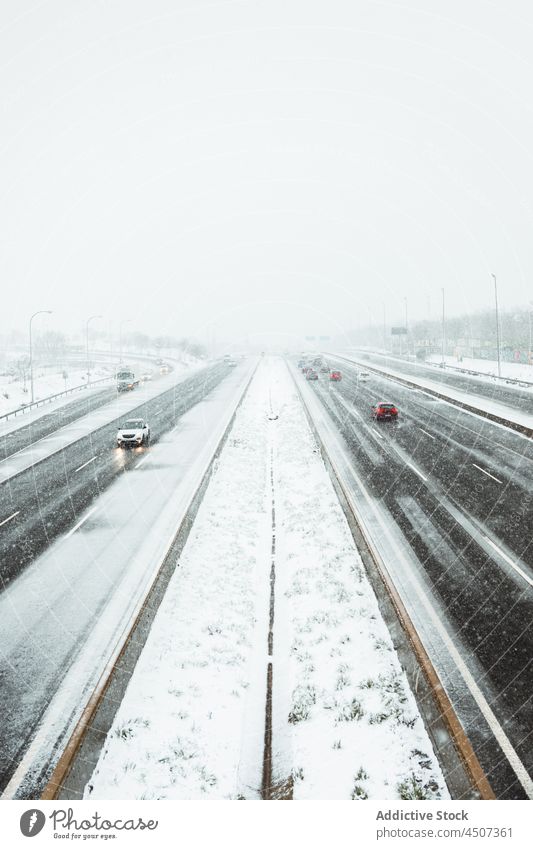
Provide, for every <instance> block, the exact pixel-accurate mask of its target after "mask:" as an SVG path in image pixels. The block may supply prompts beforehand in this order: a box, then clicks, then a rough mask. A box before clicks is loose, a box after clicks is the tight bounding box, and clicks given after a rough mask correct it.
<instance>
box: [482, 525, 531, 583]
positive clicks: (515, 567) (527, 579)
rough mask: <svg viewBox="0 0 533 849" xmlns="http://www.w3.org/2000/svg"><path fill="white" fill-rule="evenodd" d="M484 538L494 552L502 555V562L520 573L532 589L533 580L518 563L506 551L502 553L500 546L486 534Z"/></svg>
mask: <svg viewBox="0 0 533 849" xmlns="http://www.w3.org/2000/svg"><path fill="white" fill-rule="evenodd" d="M483 537H484V539H486V540H487V542H488V544H489V545H490V546H492V548H493V549H494V551H496V552H497V554H499V555H500V557H501V558H502V560H505V562H506V563H508V564H509V566H512V568H513V569H514V570H515V572H518V574H519V575H521V577H522V578H523V579H524V581H527V583H528V584H529V585H530V586H531V587H533V581H532V580H531V578H530V577H529V576H528V575H526V573H525V572H524V571H523V570H522V569H521V568H520V566H517V565H516V563H515V562H514V561H513V560H511V558H510V557H508V556H507V555H506V553H505V551H502V550H501V548H500V547H499V546H497V545H496V543H495V542H493V541H492V540H491V538H490V537H488V536H486V535H485V534H483Z"/></svg>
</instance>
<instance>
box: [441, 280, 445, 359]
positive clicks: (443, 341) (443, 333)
mask: <svg viewBox="0 0 533 849" xmlns="http://www.w3.org/2000/svg"><path fill="white" fill-rule="evenodd" d="M441 292H442V365H443V367H444V362H445V360H444V357H445V355H446V323H445V319H444V287H443V288H442V289H441Z"/></svg>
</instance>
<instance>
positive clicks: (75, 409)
mask: <svg viewBox="0 0 533 849" xmlns="http://www.w3.org/2000/svg"><path fill="white" fill-rule="evenodd" d="M116 394H117V390H116V388H115V386H114V385H108V386H106V387H105V389H100V390H91V391H90V392H87V393H83V392H82V395H81V397H79V398H77V399H76V400H72V399H68V401H67V402H66V403H65V404H64V406H61V407H57V408H56V409H54V410H51V411H50V412H49V413H46V415H44V416H40V417H39V418H37V419H35V420H34V421H31V422H28V424H26V425H23V426H22V427H17V428H16V429H15V430H12V431H11V432H8V433H4V434H3V435H2V436H1V437H0V461H1V460H5V459H7V457H10V456H11V455H12V454H16V453H17V451H23V450H24V449H25V448H28V447H29V446H30V445H32V444H33V443H34V442H37V441H38V440H39V439H43V438H44V437H45V436H49V434H51V433H54V431H56V430H59V428H60V427H64V426H65V425H67V424H70V423H71V422H74V421H76V420H77V419H80V418H81V417H82V416H86V415H89V414H90V413H92V412H94V410H97V409H98V408H99V407H102V406H103V405H104V404H108V403H109V402H110V401H112V400H113V398H115V397H116Z"/></svg>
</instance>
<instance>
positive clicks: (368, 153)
mask: <svg viewBox="0 0 533 849" xmlns="http://www.w3.org/2000/svg"><path fill="white" fill-rule="evenodd" d="M3 20H4V27H3V30H2V34H1V36H0V38H1V43H2V52H3V55H4V57H5V58H4V61H5V73H4V80H3V89H4V91H3V101H4V119H5V121H4V125H5V131H4V155H3V157H2V184H3V185H4V203H3V205H2V233H3V248H4V250H3V255H4V261H3V268H2V279H3V284H4V286H5V288H6V290H7V292H8V298H9V310H8V311H3V314H2V319H1V322H0V330H1V331H2V332H6V331H9V330H10V329H12V328H15V327H16V328H18V329H21V330H23V329H24V328H25V327H26V325H27V322H28V319H29V316H30V315H31V314H32V313H33V312H35V311H36V310H40V309H47V310H52V311H53V315H52V316H48V317H43V319H44V320H41V321H40V322H39V329H40V328H41V327H42V328H43V329H44V328H46V329H57V330H61V331H63V332H77V328H78V327H83V325H84V322H85V320H86V319H87V317H89V316H91V315H93V314H102V316H103V319H102V322H101V324H100V325H99V324H98V323H96V322H95V323H94V324H93V325H92V328H93V329H97V328H100V329H103V328H107V327H109V326H114V327H115V328H116V327H117V326H118V324H119V322H120V321H124V320H128V322H129V323H128V328H130V329H132V330H133V329H135V330H138V331H140V332H146V333H148V334H151V335H156V334H172V335H176V336H185V337H191V338H196V339H199V340H201V341H203V342H207V341H208V340H209V339H212V338H213V337H216V338H217V339H218V340H220V343H221V344H226V343H227V342H229V341H232V340H243V344H244V340H249V341H250V343H251V344H253V345H256V344H262V340H265V344H268V343H269V340H270V343H271V342H272V340H276V342H275V344H281V345H283V344H284V342H283V341H282V340H287V345H288V346H289V347H292V346H293V344H299V342H298V341H297V340H299V339H301V338H305V336H308V335H312V336H320V335H326V336H332V337H338V336H342V335H343V334H344V333H347V332H349V331H350V330H352V329H353V328H354V327H356V325H357V324H358V323H360V324H364V325H366V324H369V323H375V324H376V325H377V326H381V325H382V322H383V319H382V316H383V308H384V306H385V310H386V321H387V324H389V325H390V324H401V323H403V318H404V314H405V300H404V299H405V298H406V299H407V305H408V312H409V321H413V322H414V321H416V320H419V319H426V318H428V317H429V318H432V319H437V318H438V317H439V316H440V313H441V297H442V296H441V289H442V288H444V290H445V299H446V311H447V314H449V315H450V316H454V315H461V314H463V313H471V312H475V311H478V310H481V309H485V308H487V309H490V308H491V307H492V306H493V303H494V291H493V279H492V277H491V274H493V273H494V274H496V275H497V280H498V289H499V291H498V294H499V299H500V306H501V308H502V310H505V309H508V308H511V307H515V306H518V305H522V306H524V307H526V308H528V307H530V306H531V298H532V297H533V295H532V291H531V287H530V283H529V281H530V279H531V276H532V272H533V267H532V266H533V257H532V252H531V238H530V230H531V220H532V213H531V206H530V200H529V199H530V197H531V195H532V191H531V189H532V188H533V186H532V182H533V181H532V169H531V164H530V150H531V149H532V142H533V130H532V127H531V121H530V117H529V115H530V109H529V78H530V73H528V71H529V64H528V63H529V59H528V53H529V40H530V39H529V36H530V32H531V23H532V22H531V11H530V7H528V6H527V5H526V4H525V3H520V4H518V5H516V4H515V6H514V7H513V11H512V14H510V13H509V10H508V9H507V8H505V9H504V8H503V7H500V8H499V7H497V6H487V4H485V3H481V2H471V3H469V4H468V5H467V6H466V7H465V5H464V4H460V3H458V2H452V3H448V4H446V8H445V14H444V13H443V10H442V4H440V3H437V2H430V3H427V2H424V3H422V2H421V0H419V2H418V3H414V4H411V6H410V8H405V7H396V6H394V5H392V4H390V5H389V4H386V3H371V2H358V3H355V4H354V3H349V2H333V3H329V4H327V6H326V5H325V4H324V3H321V2H311V3H308V2H306V3H303V2H301V0H292V2H288V3H287V2H283V3H281V2H273V3H272V2H270V3H262V2H256V3H223V4H216V3H215V4H211V3H208V4H205V3H197V4H195V5H194V6H189V5H186V4H183V3H180V4H178V6H177V8H176V7H175V4H172V3H170V2H160V3H158V4H156V5H155V6H153V5H151V6H150V9H148V8H147V7H146V6H145V4H141V3H139V2H133V3H131V2H130V3H125V2H117V3H102V4H96V5H92V4H91V5H83V6H81V7H78V6H73V5H72V4H69V3H67V2H56V3H53V4H46V5H42V6H38V7H33V6H32V5H31V4H29V3H24V4H20V3H14V2H11V3H6V4H4V6H3ZM36 329H37V325H36ZM115 332H116V331H115Z"/></svg>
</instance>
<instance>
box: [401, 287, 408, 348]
mask: <svg viewBox="0 0 533 849" xmlns="http://www.w3.org/2000/svg"><path fill="white" fill-rule="evenodd" d="M403 300H404V304H405V348H406V351H405V353H406V354H407V355H408V354H409V328H408V324H407V298H406V297H405V298H404V299H403ZM400 338H401V337H400Z"/></svg>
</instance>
